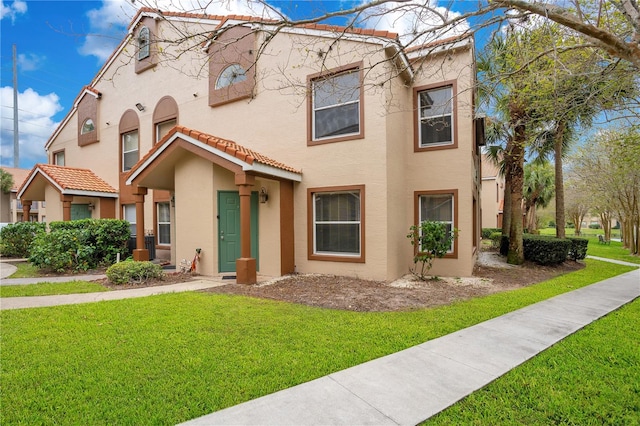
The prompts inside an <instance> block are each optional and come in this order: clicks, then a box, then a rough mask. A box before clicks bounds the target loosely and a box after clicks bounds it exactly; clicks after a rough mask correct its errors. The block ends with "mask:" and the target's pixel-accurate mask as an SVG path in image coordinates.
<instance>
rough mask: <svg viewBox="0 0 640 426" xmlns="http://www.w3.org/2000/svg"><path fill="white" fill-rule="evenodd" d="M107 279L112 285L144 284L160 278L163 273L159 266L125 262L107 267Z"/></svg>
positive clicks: (149, 263) (150, 263)
mask: <svg viewBox="0 0 640 426" xmlns="http://www.w3.org/2000/svg"><path fill="white" fill-rule="evenodd" d="M106 275H107V278H108V279H109V281H111V282H112V283H114V284H120V285H121V284H128V283H136V284H138V283H144V282H146V281H148V280H150V279H154V278H162V277H163V276H164V271H163V270H162V267H161V266H160V265H157V264H155V263H152V262H149V261H146V262H136V261H133V260H127V261H124V262H119V263H116V264H114V265H111V266H109V268H108V269H107V272H106Z"/></svg>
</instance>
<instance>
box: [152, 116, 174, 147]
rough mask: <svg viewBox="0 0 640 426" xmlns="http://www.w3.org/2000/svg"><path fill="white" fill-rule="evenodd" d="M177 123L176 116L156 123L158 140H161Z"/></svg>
mask: <svg viewBox="0 0 640 426" xmlns="http://www.w3.org/2000/svg"><path fill="white" fill-rule="evenodd" d="M176 124H177V120H176V119H175V118H174V119H173V120H167V121H163V122H162V123H158V124H156V142H159V141H160V139H162V138H163V137H165V136H166V134H167V133H169V130H171V129H173V128H174V127H175V125H176Z"/></svg>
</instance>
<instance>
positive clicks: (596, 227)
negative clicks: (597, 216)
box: [589, 223, 600, 229]
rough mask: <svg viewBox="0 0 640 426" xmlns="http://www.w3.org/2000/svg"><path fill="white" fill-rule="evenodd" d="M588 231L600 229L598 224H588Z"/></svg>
mask: <svg viewBox="0 0 640 426" xmlns="http://www.w3.org/2000/svg"><path fill="white" fill-rule="evenodd" d="M589 229H600V224H599V223H590V224H589Z"/></svg>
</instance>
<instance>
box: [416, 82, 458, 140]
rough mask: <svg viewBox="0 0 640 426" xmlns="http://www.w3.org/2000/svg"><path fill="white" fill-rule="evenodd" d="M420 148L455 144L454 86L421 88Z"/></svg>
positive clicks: (418, 127)
mask: <svg viewBox="0 0 640 426" xmlns="http://www.w3.org/2000/svg"><path fill="white" fill-rule="evenodd" d="M417 102H418V105H417V108H418V126H417V130H418V135H417V139H418V141H417V142H418V148H428V147H432V146H443V145H454V144H455V133H456V132H455V127H454V126H455V123H454V116H453V115H454V114H453V112H454V109H455V108H454V99H453V86H444V87H438V88H434V89H427V90H419V91H418V92H417Z"/></svg>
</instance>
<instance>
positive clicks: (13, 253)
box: [0, 222, 46, 257]
mask: <svg viewBox="0 0 640 426" xmlns="http://www.w3.org/2000/svg"><path fill="white" fill-rule="evenodd" d="M45 232H46V224H45V223H44V222H17V223H10V224H9V225H7V226H5V227H3V228H2V229H1V230H0V253H2V255H3V256H8V257H29V246H30V245H31V243H32V242H33V240H34V239H35V238H36V237H37V236H38V235H41V234H44V233H45Z"/></svg>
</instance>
